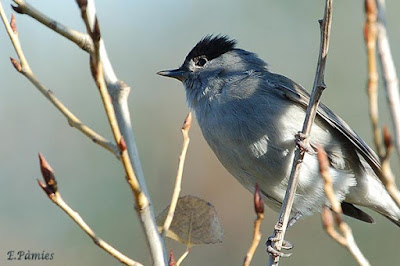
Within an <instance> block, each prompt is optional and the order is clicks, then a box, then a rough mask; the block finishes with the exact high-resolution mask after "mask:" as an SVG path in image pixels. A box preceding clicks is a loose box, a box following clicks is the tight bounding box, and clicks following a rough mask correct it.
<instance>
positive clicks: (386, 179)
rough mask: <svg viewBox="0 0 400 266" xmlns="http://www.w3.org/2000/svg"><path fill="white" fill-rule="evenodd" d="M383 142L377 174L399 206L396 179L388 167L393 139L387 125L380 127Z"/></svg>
mask: <svg viewBox="0 0 400 266" xmlns="http://www.w3.org/2000/svg"><path fill="white" fill-rule="evenodd" d="M382 135H383V142H384V144H385V153H384V155H383V157H382V158H381V163H382V175H380V176H379V178H380V180H381V181H382V183H383V185H384V186H385V188H386V190H387V191H388V192H389V195H390V196H391V197H392V199H393V200H394V201H395V202H396V204H397V206H399V207H400V192H399V189H398V188H397V185H396V181H395V177H394V174H393V172H392V169H391V167H390V155H391V153H392V151H393V141H392V138H391V137H390V133H389V130H388V129H387V127H383V129H382Z"/></svg>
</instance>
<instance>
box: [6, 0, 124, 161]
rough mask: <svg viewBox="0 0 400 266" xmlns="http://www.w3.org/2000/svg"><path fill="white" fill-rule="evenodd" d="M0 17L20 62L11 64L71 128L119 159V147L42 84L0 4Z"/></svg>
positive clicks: (15, 28)
mask: <svg viewBox="0 0 400 266" xmlns="http://www.w3.org/2000/svg"><path fill="white" fill-rule="evenodd" d="M0 16H1V19H2V21H3V23H4V26H5V28H6V30H7V33H8V36H9V37H10V40H11V42H12V44H13V47H14V49H15V52H16V53H17V55H18V58H19V62H18V61H17V60H16V59H14V58H11V63H12V64H13V66H14V67H15V69H16V70H17V71H18V72H19V73H21V74H22V75H24V76H25V77H26V78H27V79H28V80H29V81H30V82H31V83H32V84H33V85H34V86H35V87H36V88H37V89H38V90H39V91H40V92H41V93H42V94H43V95H44V96H45V97H46V98H47V99H48V100H49V101H50V102H51V103H52V104H53V105H54V106H55V107H56V108H57V109H58V110H59V111H60V112H61V113H62V114H63V115H64V117H65V118H67V120H68V123H69V125H70V126H72V127H74V128H76V129H78V130H79V131H80V132H82V133H83V134H84V135H85V136H87V137H88V138H90V139H91V140H92V141H93V142H94V143H97V144H98V145H100V146H101V147H103V148H105V149H107V150H108V151H110V152H112V153H113V154H114V155H115V156H117V157H118V158H119V152H118V148H117V146H116V145H115V144H114V143H112V142H111V141H109V140H107V139H105V138H104V137H102V136H101V135H99V134H98V133H96V132H95V131H94V130H93V129H91V128H90V127H88V126H86V125H85V124H83V123H82V122H81V121H80V120H79V119H78V118H77V117H76V116H75V115H74V114H73V113H72V112H71V111H70V110H69V109H68V108H67V107H66V106H65V105H64V104H63V103H62V102H61V101H60V100H59V99H57V97H56V96H55V95H54V93H53V92H52V91H51V90H49V89H47V88H46V87H45V86H44V85H43V84H42V83H40V82H39V80H38V79H37V78H36V76H35V75H34V73H33V71H32V69H31V67H30V66H29V63H28V60H27V59H26V57H25V54H24V52H23V50H22V47H21V43H20V40H19V37H18V31H17V26H16V20H15V16H14V14H13V15H12V16H11V23H10V22H9V21H8V19H7V17H6V15H5V13H4V9H3V6H2V4H1V2H0Z"/></svg>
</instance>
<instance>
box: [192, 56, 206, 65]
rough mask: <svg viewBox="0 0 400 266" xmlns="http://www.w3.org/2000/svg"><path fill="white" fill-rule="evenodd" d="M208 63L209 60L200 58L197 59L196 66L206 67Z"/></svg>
mask: <svg viewBox="0 0 400 266" xmlns="http://www.w3.org/2000/svg"><path fill="white" fill-rule="evenodd" d="M206 63H207V59H206V58H204V57H199V58H196V60H195V64H196V66H199V67H202V66H204V65H205V64H206Z"/></svg>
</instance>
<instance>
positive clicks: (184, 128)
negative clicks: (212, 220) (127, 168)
mask: <svg viewBox="0 0 400 266" xmlns="http://www.w3.org/2000/svg"><path fill="white" fill-rule="evenodd" d="M191 125H192V113H191V112H190V113H189V114H188V115H187V116H186V119H185V121H184V122H183V126H182V136H183V144H182V151H181V155H180V156H179V166H178V172H177V174H176V179H175V187H174V192H173V193H172V199H171V205H170V206H169V210H168V214H167V217H166V219H165V222H164V226H163V228H162V231H161V235H162V236H163V237H164V238H165V236H166V235H167V232H168V229H169V227H170V226H171V223H172V220H173V219H174V213H175V209H176V205H177V203H178V199H179V193H180V192H181V184H182V175H183V167H184V165H185V158H186V152H187V149H188V147H189V142H190V138H189V130H190V127H191Z"/></svg>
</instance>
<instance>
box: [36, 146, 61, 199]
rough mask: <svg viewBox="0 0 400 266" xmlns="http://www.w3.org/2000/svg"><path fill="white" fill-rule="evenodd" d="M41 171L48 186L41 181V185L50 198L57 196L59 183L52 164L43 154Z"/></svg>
mask: <svg viewBox="0 0 400 266" xmlns="http://www.w3.org/2000/svg"><path fill="white" fill-rule="evenodd" d="M39 162H40V171H41V172H42V176H43V179H44V181H45V182H46V184H44V183H43V182H41V181H39V185H40V186H41V187H42V188H43V190H44V191H45V192H46V194H47V195H48V196H50V194H55V193H56V192H57V190H58V188H57V181H56V178H55V177H54V171H53V169H52V168H51V166H50V164H49V163H48V162H47V161H46V159H45V158H44V157H43V155H42V154H40V153H39Z"/></svg>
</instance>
